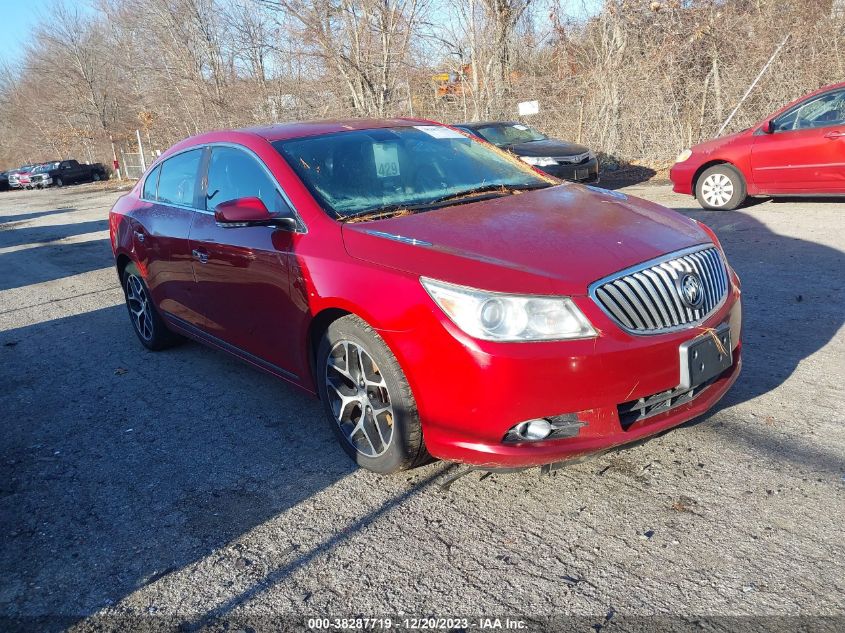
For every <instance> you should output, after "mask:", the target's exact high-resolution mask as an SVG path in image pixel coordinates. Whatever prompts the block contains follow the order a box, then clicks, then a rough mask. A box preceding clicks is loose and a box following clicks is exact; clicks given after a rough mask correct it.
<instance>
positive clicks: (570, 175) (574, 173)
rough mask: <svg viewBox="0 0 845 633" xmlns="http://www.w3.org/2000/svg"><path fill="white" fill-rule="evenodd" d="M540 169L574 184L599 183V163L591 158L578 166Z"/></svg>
mask: <svg viewBox="0 0 845 633" xmlns="http://www.w3.org/2000/svg"><path fill="white" fill-rule="evenodd" d="M538 169H539V170H541V171H544V172H546V173H547V174H549V175H550V176H554V177H555V178H560V179H561V180H571V181H573V182H598V181H599V161H598V159H597V158H591V159H590V160H589V161H587V162H585V163H580V164H578V165H569V164H564V165H561V164H557V165H550V166H547V167H538Z"/></svg>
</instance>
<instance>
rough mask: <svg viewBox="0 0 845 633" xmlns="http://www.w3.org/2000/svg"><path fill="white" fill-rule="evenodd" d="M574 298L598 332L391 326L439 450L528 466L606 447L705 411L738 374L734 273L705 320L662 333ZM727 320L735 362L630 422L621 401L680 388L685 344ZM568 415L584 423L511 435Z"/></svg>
mask: <svg viewBox="0 0 845 633" xmlns="http://www.w3.org/2000/svg"><path fill="white" fill-rule="evenodd" d="M573 300H575V301H576V303H577V304H578V305H579V307H580V308H581V309H582V311H583V312H584V313H585V315H586V316H587V318H588V319H589V320H590V321H591V323H593V325H594V326H595V327H596V328H597V329H598V330H599V331H600V332H601V335H600V336H599V337H597V338H594V339H587V340H580V341H564V342H542V343H540V342H534V343H491V342H486V341H478V340H475V339H472V338H470V337H468V336H466V335H465V334H463V332H461V331H460V330H458V329H457V328H456V327H455V326H454V325H453V324H452V323H451V321H449V320H448V319H446V318H445V317H443V316H442V314H439V313H437V312H432V313H431V315H430V316H431V317H432V318H431V319H426V320H425V325H424V326H423V328H424V330H425V331H419V330H414V331H406V332H382V336H383V337H384V338H385V339H386V340H387V342H388V345H390V347H391V348H392V349H393V350H394V353H396V355H397V358H398V359H399V362H400V364H401V365H402V366H403V367H405V368H406V372H405V373H406V375H407V377H408V380H409V382H410V383H411V388H412V391H413V392H414V395H415V398H416V401H417V407H418V409H419V412H420V417H421V419H422V423H423V435H424V438H425V443H426V446H427V448H428V450H429V452H430V453H431V454H432V455H433V456H435V457H438V458H441V459H446V460H450V461H457V462H464V463H468V464H473V465H477V466H486V467H490V468H522V467H530V466H540V465H544V464H550V463H553V462H558V461H562V460H566V459H572V458H577V457H579V456H582V455H585V454H589V453H595V452H600V451H604V450H607V449H610V448H613V447H615V446H619V445H622V444H627V443H629V442H634V441H637V440H640V439H643V438H645V437H648V436H650V435H654V434H656V433H659V432H661V431H664V430H666V429H669V428H671V427H674V426H677V425H679V424H682V423H683V422H686V421H688V420H690V419H691V418H694V417H696V416H698V415H701V414H702V413H704V412H705V411H707V410H708V409H709V408H711V407H712V406H713V405H714V404H715V403H716V402H717V401H718V400H719V399H720V398H721V397H722V396H723V395H724V394H725V392H727V390H728V389H729V388H730V386H731V385H732V384H733V383H734V381H735V380H736V378H737V376H738V375H739V372H740V368H741V363H742V359H741V350H742V343H741V335H742V331H741V330H742V325H741V322H742V314H741V304H740V291H739V289H738V284H737V283H736V281H735V277H734V276H733V275H732V284H731V289H730V290H729V295H728V298H727V300H726V301H725V303H724V304H723V305H722V307H721V308H720V309H719V310H717V311H716V312H715V313H714V314H713V315H711V317H710V318H709V319H708V320H707V321H706V322H705V323H703V324H702V326H700V327H699V328H690V329H689V330H684V331H680V332H672V333H667V334H661V335H653V336H636V335H630V334H627V333H625V332H623V331H622V330H621V329H620V328H619V327H618V326H616V325H615V324H614V323H613V322H612V321H611V320H610V319H609V318H608V317H607V316H606V315H605V314H604V312H602V311H601V309H600V308H599V307H598V306H597V305H596V304H595V303H593V301H592V300H591V299H589V298H587V297H575V298H573ZM723 323H727V324H729V326H730V330H731V341H732V346H733V349H732V350H731V353H732V355H733V365H732V366H731V367H730V368H729V369H727V370H726V371H725V372H724V373H723V374H721V375H720V376H719V377H718V378H717V379H716V380H715V381H714V382H713V383H712V384H710V385H709V386H708V387H707V388H706V389H704V390H702V391H701V392H700V393H698V394H696V395H695V397H694V398H693V399H692V400H689V401H685V402H684V403H683V404H679V405H677V406H675V407H674V408H671V409H669V410H667V411H666V412H664V413H658V414H656V415H654V416H652V417H648V418H646V419H643V420H640V421H637V422H635V423H633V424H631V425H630V426H627V427H625V428H623V424H622V423H621V421H620V415H619V406H620V405H622V404H623V403H629V402H630V401H632V400H636V399H638V398H647V397H649V396H652V395H654V394H658V393H660V392H663V391H667V390H670V389H673V388H675V387H677V386H678V385H679V384H680V360H679V347H680V345H681V344H682V343H684V342H686V341H689V340H690V339H692V338H695V337H697V336H701V335H702V328H704V327H713V328H715V327H718V326H719V325H721V324H723ZM408 368H413V371H408ZM562 414H575V416H577V419H578V420H579V421H581V422H584V423H585V425H584V426H582V427H581V429H580V431H579V433H578V434H577V435H576V436H575V437H572V438H568V439H554V440H544V441H540V442H521V443H506V442H504V441H503V439H504V437H505V435H506V434H507V432H508V430H510V429H511V428H512V427H513V426H514V425H515V424H518V423H519V422H522V421H525V420H530V419H533V418H541V417H551V416H557V415H562Z"/></svg>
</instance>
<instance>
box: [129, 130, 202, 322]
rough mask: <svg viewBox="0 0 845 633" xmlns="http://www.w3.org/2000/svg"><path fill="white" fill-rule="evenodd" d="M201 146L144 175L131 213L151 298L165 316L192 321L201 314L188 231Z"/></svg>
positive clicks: (196, 198)
mask: <svg viewBox="0 0 845 633" xmlns="http://www.w3.org/2000/svg"><path fill="white" fill-rule="evenodd" d="M204 151H205V149H204V148H201V147H200V148H194V149H191V150H188V151H185V152H181V153H179V154H176V155H175V156H172V157H170V158H168V159H167V160H165V161H164V162H162V163H161V164H160V165H159V166H157V167H156V168H155V169H153V170H152V171H151V172H150V173H149V174H148V175H147V177H146V179H145V181H144V186H143V190H142V191H143V193H142V202H143V204H141V205H139V207H138V208H137V209H136V211H134V212H133V214H132V231H133V234H134V243H135V248H136V252H137V253H138V255H139V261H141V262H142V263H143V264H144V266H145V268H146V270H145V271H142V272H145V277H146V281H147V285H148V286H149V288H150V292H151V293H152V295H153V300H154V302H155V304H156V305H157V306H158V308H159V310H161V311H162V312H163V313H164V316H165V317H172V318H175V319H180V320H182V321H184V322H187V323H188V324H190V325H193V326H196V327H202V326H203V325H204V323H205V319H204V316H203V314H202V311H201V310H200V309H198V306H197V298H196V295H195V293H194V292H193V291H194V287H195V282H194V273H193V269H192V267H191V248H190V244H189V242H188V235H189V232H190V228H191V223H192V222H193V220H194V216H195V214H196V209H197V208H198V206H199V200H200V197H199V196H200V187H199V182H200V164H201V163H202V159H203V152H204Z"/></svg>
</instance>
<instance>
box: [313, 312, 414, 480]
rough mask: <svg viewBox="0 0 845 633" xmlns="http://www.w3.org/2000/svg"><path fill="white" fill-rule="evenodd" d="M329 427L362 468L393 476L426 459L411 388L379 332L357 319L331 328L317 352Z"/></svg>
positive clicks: (348, 320)
mask: <svg viewBox="0 0 845 633" xmlns="http://www.w3.org/2000/svg"><path fill="white" fill-rule="evenodd" d="M317 381H318V385H319V389H320V399H321V400H322V401H323V408H324V409H325V412H326V417H327V418H328V422H329V425H330V426H331V428H332V430H333V431H334V433H335V435H336V436H337V439H338V441H339V442H340V444H341V446H342V447H343V449H344V450H345V451H346V453H347V454H348V455H349V456H350V457H351V458H352V459H353V460H354V461H355V462H356V463H357V464H358V465H359V466H361V467H362V468H366V469H367V470H372V471H374V472H377V473H393V472H396V471H399V470H405V469H407V468H413V467H414V466H418V465H421V464H422V463H424V462H425V461H427V460H428V459H429V455H428V452H427V451H426V448H425V442H424V441H423V435H422V426H421V424H420V419H419V414H418V412H417V405H416V401H415V400H414V396H413V394H412V393H411V387H410V386H409V385H408V381H407V380H406V378H405V374H404V373H403V372H402V368H401V367H400V366H399V363H398V361H397V360H396V357H395V356H394V355H393V353H392V352H391V351H390V349H389V348H388V347H387V345H386V344H385V342H384V340H382V338H381V337H380V336H379V335H378V333H377V332H376V331H375V330H374V329H373V328H371V327H370V326H369V325H367V323H365V322H364V321H362V320H361V319H359V318H358V317H356V316H353V315H348V316H345V317H342V318H340V319H338V320H336V321H334V322H333V323H332V324H331V325H329V327H328V330H327V331H326V333H325V335H324V336H323V339H322V340H321V341H320V347H319V350H318V352H317Z"/></svg>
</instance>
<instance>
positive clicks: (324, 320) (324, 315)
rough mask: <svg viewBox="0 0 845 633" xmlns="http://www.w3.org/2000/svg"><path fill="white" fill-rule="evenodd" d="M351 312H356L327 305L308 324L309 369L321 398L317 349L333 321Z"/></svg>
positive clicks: (315, 388) (360, 317) (306, 345)
mask: <svg viewBox="0 0 845 633" xmlns="http://www.w3.org/2000/svg"><path fill="white" fill-rule="evenodd" d="M350 314H354V313H353V312H350V311H349V310H345V309H343V308H338V307H327V308H323V309H322V310H320V311H319V312H318V313H317V314H315V315H314V317H313V318H312V319H311V322H310V323H309V324H308V331H307V334H306V337H305V349H306V353H307V355H308V369H309V371H310V374H311V380H312V382H313V385H314V391H315V392H316V393H317V396H318V397H320V398H322V396H321V395H320V388H319V385H318V381H317V351H318V350H319V348H320V341H321V340H323V335H324V334H325V333H326V330H328V329H329V326H330V325H331V324H332V323H334V322H335V321H337V320H338V319H342V318H343V317H345V316H348V315H350ZM355 316H357V317H358V318H359V319H362V320H363V321H366V319H364V318H363V317H362V316H361V315H360V314H356V315H355Z"/></svg>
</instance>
